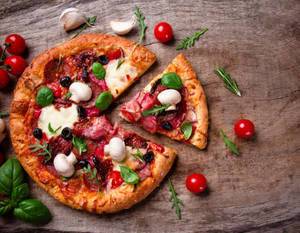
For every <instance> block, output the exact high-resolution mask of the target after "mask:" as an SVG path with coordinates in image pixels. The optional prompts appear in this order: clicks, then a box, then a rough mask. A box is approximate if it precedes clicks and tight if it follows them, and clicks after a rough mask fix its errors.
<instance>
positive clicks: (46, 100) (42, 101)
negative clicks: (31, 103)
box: [36, 87, 54, 107]
mask: <svg viewBox="0 0 300 233" xmlns="http://www.w3.org/2000/svg"><path fill="white" fill-rule="evenodd" d="M53 100H54V94H53V91H52V90H51V89H50V88H49V87H42V88H41V89H40V90H39V91H38V93H37V95H36V102H37V104H38V105H40V106H44V107H45V106H48V105H50V104H51V103H52V102H53Z"/></svg>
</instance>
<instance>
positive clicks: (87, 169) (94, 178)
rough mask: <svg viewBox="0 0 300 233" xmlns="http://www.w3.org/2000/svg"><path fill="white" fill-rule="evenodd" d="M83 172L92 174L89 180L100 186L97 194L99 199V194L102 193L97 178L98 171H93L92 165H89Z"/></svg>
mask: <svg viewBox="0 0 300 233" xmlns="http://www.w3.org/2000/svg"><path fill="white" fill-rule="evenodd" d="M83 171H84V172H85V173H88V174H90V176H89V177H88V179H89V180H93V183H94V184H97V185H98V192H97V197H98V196H99V192H100V181H99V179H98V177H97V169H96V168H94V170H92V167H91V165H90V164H88V165H87V167H84V168H83Z"/></svg>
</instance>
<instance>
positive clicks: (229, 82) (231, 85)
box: [215, 66, 242, 96]
mask: <svg viewBox="0 0 300 233" xmlns="http://www.w3.org/2000/svg"><path fill="white" fill-rule="evenodd" d="M215 72H216V74H218V75H219V76H220V78H221V79H222V80H223V81H224V82H225V83H226V86H225V87H226V88H227V89H228V90H230V91H231V92H232V93H233V94H235V95H238V96H242V95H241V91H240V89H239V87H238V85H237V83H236V81H235V79H231V78H230V75H229V74H228V73H226V72H225V71H224V70H223V69H222V67H221V66H219V67H218V69H217V70H215Z"/></svg>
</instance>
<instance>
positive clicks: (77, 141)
mask: <svg viewBox="0 0 300 233" xmlns="http://www.w3.org/2000/svg"><path fill="white" fill-rule="evenodd" d="M72 143H73V145H74V146H75V148H76V149H77V150H78V152H79V154H81V153H82V152H87V146H86V143H85V141H84V140H83V139H82V138H78V137H75V136H74V135H73V139H72Z"/></svg>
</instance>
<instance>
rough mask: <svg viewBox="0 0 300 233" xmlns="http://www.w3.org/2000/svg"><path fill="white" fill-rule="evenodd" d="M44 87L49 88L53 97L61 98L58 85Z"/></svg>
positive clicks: (52, 84) (49, 84) (50, 84)
mask: <svg viewBox="0 0 300 233" xmlns="http://www.w3.org/2000/svg"><path fill="white" fill-rule="evenodd" d="M46 86H47V87H49V88H50V89H51V90H52V92H53V94H54V96H55V97H61V89H60V86H59V85H58V84H56V83H48V84H47V85H46Z"/></svg>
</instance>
